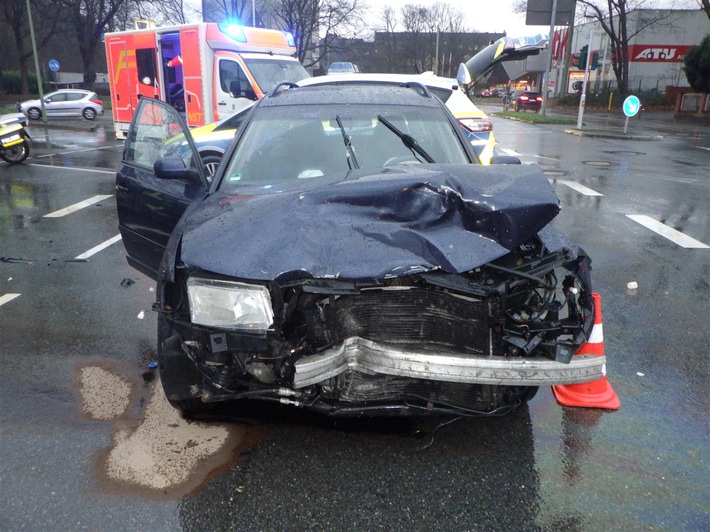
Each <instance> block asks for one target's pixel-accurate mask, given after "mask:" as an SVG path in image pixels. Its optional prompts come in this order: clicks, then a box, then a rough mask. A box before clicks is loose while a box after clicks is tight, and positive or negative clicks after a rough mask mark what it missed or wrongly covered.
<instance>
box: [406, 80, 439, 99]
mask: <svg viewBox="0 0 710 532" xmlns="http://www.w3.org/2000/svg"><path fill="white" fill-rule="evenodd" d="M399 86H400V87H406V88H408V89H418V90H419V92H420V93H421V95H422V96H424V97H425V98H431V92H429V87H427V86H426V85H424V84H423V83H421V82H419V81H406V82H404V83H400V85H399Z"/></svg>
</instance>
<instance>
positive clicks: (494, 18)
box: [369, 0, 550, 37]
mask: <svg viewBox="0 0 710 532" xmlns="http://www.w3.org/2000/svg"><path fill="white" fill-rule="evenodd" d="M437 1H444V2H445V3H448V4H450V5H451V6H452V7H454V8H456V9H458V10H460V11H461V12H462V13H465V15H466V26H468V28H469V29H471V30H474V31H479V32H489V33H503V32H506V33H507V34H508V35H510V36H511V37H519V36H523V35H533V34H536V33H540V32H541V31H543V32H545V33H547V32H548V31H549V30H550V28H549V26H548V27H547V28H545V27H539V26H525V14H524V13H521V14H520V15H516V14H515V13H513V0H448V1H447V0H384V1H382V0H379V1H378V0H369V5H370V10H371V12H372V14H373V15H374V16H375V18H376V22H375V24H378V23H379V20H380V18H381V17H379V13H381V12H382V9H383V8H384V6H385V5H391V6H392V7H394V8H395V9H396V10H397V13H398V14H399V10H400V9H401V7H402V6H404V5H405V4H416V5H431V4H434V3H436V2H437Z"/></svg>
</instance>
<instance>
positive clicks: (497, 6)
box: [186, 0, 549, 37]
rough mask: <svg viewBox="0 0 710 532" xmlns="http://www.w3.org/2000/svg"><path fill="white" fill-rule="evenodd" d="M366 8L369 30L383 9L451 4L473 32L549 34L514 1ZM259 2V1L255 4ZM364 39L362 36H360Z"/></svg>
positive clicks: (382, 1) (376, 2)
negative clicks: (530, 21) (527, 18)
mask: <svg viewBox="0 0 710 532" xmlns="http://www.w3.org/2000/svg"><path fill="white" fill-rule="evenodd" d="M365 1H366V2H367V4H368V6H369V14H370V16H369V19H370V20H369V22H370V24H371V28H372V30H374V29H376V28H380V27H381V26H382V25H383V24H382V22H381V18H382V17H381V16H380V14H381V13H382V9H383V8H384V6H386V5H391V6H392V7H394V8H395V10H396V11H397V15H398V16H399V12H400V9H401V8H402V6H404V5H405V4H415V5H425V6H429V5H431V4H434V3H436V2H437V1H440V2H445V3H448V4H451V5H452V6H453V7H454V8H456V9H459V10H460V11H461V12H462V13H465V16H466V26H467V27H468V28H469V29H470V30H473V31H479V32H489V33H503V32H504V31H505V32H507V33H508V35H510V36H511V37H520V36H523V35H534V34H536V33H541V32H545V33H547V32H548V31H549V27H547V28H545V27H540V26H527V27H526V26H525V14H524V13H522V14H520V15H516V14H514V13H513V8H512V6H513V2H514V0H365ZM200 3H201V2H200V1H199V0H187V1H186V4H187V5H190V4H192V5H200ZM257 3H258V2H257ZM363 37H365V36H364V35H363Z"/></svg>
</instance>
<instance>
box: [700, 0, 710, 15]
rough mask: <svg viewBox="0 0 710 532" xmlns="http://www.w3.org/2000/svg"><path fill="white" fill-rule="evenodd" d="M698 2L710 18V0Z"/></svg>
mask: <svg viewBox="0 0 710 532" xmlns="http://www.w3.org/2000/svg"><path fill="white" fill-rule="evenodd" d="M698 3H699V4H700V7H701V8H703V11H705V14H706V15H707V16H708V19H710V0H698Z"/></svg>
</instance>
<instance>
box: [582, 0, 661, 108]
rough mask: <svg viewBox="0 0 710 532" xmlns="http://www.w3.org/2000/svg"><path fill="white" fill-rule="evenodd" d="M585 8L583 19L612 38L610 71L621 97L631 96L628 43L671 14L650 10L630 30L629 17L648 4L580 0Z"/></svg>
mask: <svg viewBox="0 0 710 532" xmlns="http://www.w3.org/2000/svg"><path fill="white" fill-rule="evenodd" d="M577 3H578V4H579V5H581V6H582V9H583V11H582V17H583V18H585V19H587V20H593V21H596V22H598V23H599V24H600V25H601V27H602V29H603V30H604V32H605V33H606V34H607V36H608V37H609V41H610V46H611V50H612V54H611V67H612V69H613V70H614V75H615V76H616V83H617V86H618V88H619V92H620V93H621V94H628V92H629V42H630V40H631V39H632V38H633V37H635V36H636V35H638V34H639V33H641V32H642V31H643V30H645V29H647V28H649V27H651V26H654V25H657V24H659V23H661V22H662V21H663V20H665V19H667V18H668V17H670V16H671V14H672V10H670V9H668V10H648V11H646V12H645V13H644V15H647V16H644V17H639V18H638V23H637V24H636V26H635V27H633V28H630V27H629V13H630V12H631V11H634V10H638V9H645V8H647V5H646V4H647V2H646V0H577Z"/></svg>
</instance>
